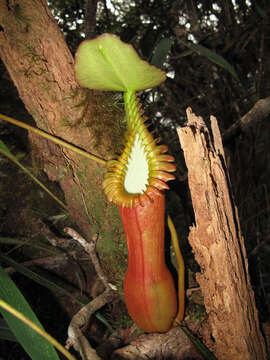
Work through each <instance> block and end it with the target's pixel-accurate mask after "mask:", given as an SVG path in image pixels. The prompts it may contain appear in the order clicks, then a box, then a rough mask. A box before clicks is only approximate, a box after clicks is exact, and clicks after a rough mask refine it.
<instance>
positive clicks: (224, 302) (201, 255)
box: [178, 108, 266, 360]
mask: <svg viewBox="0 0 270 360" xmlns="http://www.w3.org/2000/svg"><path fill="white" fill-rule="evenodd" d="M187 117H188V122H187V125H186V126H185V127H183V128H179V129H178V135H179V140H180V143H181V147H182V149H183V151H184V157H185V161H186V165H187V168H188V181H189V187H190V193H191V197H192V203H193V208H194V214H195V224H194V225H193V226H192V227H191V228H190V234H189V242H190V244H191V246H192V249H193V251H194V254H195V258H196V261H197V262H198V264H199V265H200V268H201V273H200V274H197V280H198V283H199V284H200V287H201V291H202V294H203V296H204V303H205V307H206V311H207V313H208V316H209V324H210V326H211V330H212V336H213V339H214V343H213V346H212V350H213V351H214V353H215V355H216V356H217V358H218V359H219V360H223V359H224V360H225V359H226V360H227V359H230V360H236V359H237V360H243V359H245V360H255V359H257V360H262V359H266V350H265V344H264V340H263V337H262V334H261V332H260V327H259V320H258V312H257V309H256V305H255V300H254V293H253V290H252V287H251V284H250V278H249V273H248V261H247V256H246V251H245V246H244V240H243V237H242V236H241V232H240V226H239V220H238V214H237V209H236V207H235V205H234V203H233V198H232V194H231V192H230V183H229V178H228V173H227V169H226V164H225V157H224V151H223V146H222V141H221V136H220V132H219V129H218V125H217V121H216V119H215V118H214V117H213V116H212V117H211V131H212V133H210V131H209V130H208V129H207V127H206V125H205V123H204V121H203V119H202V118H200V117H197V116H196V115H194V114H193V113H192V111H191V109H190V108H189V109H187Z"/></svg>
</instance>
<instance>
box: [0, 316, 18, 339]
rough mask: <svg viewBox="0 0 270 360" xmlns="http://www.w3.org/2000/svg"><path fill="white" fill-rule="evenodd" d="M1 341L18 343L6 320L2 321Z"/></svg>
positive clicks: (0, 325) (0, 322)
mask: <svg viewBox="0 0 270 360" xmlns="http://www.w3.org/2000/svg"><path fill="white" fill-rule="evenodd" d="M0 339H2V340H8V341H15V342H17V339H16V337H15V336H14V334H13V332H12V331H11V330H10V328H9V326H8V324H7V322H6V321H5V320H4V319H0Z"/></svg>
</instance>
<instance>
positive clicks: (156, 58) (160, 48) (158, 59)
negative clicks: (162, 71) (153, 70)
mask: <svg viewBox="0 0 270 360" xmlns="http://www.w3.org/2000/svg"><path fill="white" fill-rule="evenodd" d="M174 40H175V39H173V38H164V39H161V40H160V41H159V42H158V44H157V46H156V47H155V50H154V55H153V56H152V59H151V64H152V65H154V66H156V67H158V68H162V66H163V64H164V62H165V60H166V57H167V55H168V53H169V51H170V49H171V47H172V44H173V42H174Z"/></svg>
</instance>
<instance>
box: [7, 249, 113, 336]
mask: <svg viewBox="0 0 270 360" xmlns="http://www.w3.org/2000/svg"><path fill="white" fill-rule="evenodd" d="M0 259H2V260H3V261H4V262H6V263H7V264H9V265H10V266H12V267H14V269H16V270H17V271H18V272H19V273H21V274H23V275H24V276H26V277H28V278H29V279H31V280H33V281H35V282H36V283H38V284H40V285H42V286H45V287H46V288H48V289H50V290H52V291H57V292H58V293H60V294H64V295H66V296H69V297H71V298H72V299H73V300H74V301H75V302H77V303H78V304H79V305H81V306H84V305H86V304H87V302H85V301H81V300H79V299H78V298H77V297H76V296H74V295H73V294H72V293H70V292H69V291H67V290H65V289H64V288H62V287H61V286H59V285H57V284H55V283H54V282H52V281H50V280H48V279H46V278H44V277H43V276H40V275H38V274H36V273H35V272H33V271H31V270H29V269H27V268H26V267H25V266H23V265H21V264H18V263H17V262H16V261H14V260H12V259H11V258H10V257H8V256H6V255H3V254H1V253H0ZM95 316H96V318H97V319H98V320H99V321H101V322H102V323H103V324H104V325H105V326H106V327H107V328H108V330H109V331H110V332H113V331H114V330H113V328H112V326H111V325H110V324H109V323H108V321H107V320H106V319H105V318H104V316H102V315H101V314H100V313H99V312H96V313H95Z"/></svg>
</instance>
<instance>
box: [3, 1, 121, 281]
mask: <svg viewBox="0 0 270 360" xmlns="http://www.w3.org/2000/svg"><path fill="white" fill-rule="evenodd" d="M0 57H1V59H2V61H3V63H4V64H5V66H6V68H7V70H8V72H9V74H10V77H11V79H12V81H13V82H14V84H15V86H16V88H17V90H18V92H19V96H20V97H21V99H22V101H23V102H24V104H25V107H26V109H27V110H28V112H29V113H30V114H31V115H32V116H33V118H34V120H35V122H36V124H37V126H38V127H39V128H41V129H43V130H45V131H47V132H48V133H51V134H53V135H55V136H58V137H59V138H62V139H64V140H66V141H68V142H70V143H73V144H75V145H77V146H79V147H81V148H83V149H85V150H86V151H89V152H90V153H93V154H97V155H98V156H99V157H102V158H105V159H106V158H109V157H110V156H111V153H110V151H111V150H110V149H111V147H112V146H113V144H112V142H111V139H112V138H113V135H112V134H114V132H115V131H116V130H115V129H112V125H111V124H112V121H113V120H115V118H114V117H115V114H113V113H111V111H110V112H108V110H106V107H105V106H103V104H102V101H104V102H105V101H106V103H107V104H108V100H107V97H106V94H104V93H94V92H90V91H86V90H85V89H81V88H79V86H78V84H77V82H76V79H75V76H74V69H73V57H72V55H71V53H70V51H69V49H68V47H67V45H66V43H65V40H64V38H63V35H62V33H61V31H60V29H59V27H58V25H57V22H56V20H55V19H54V18H53V16H52V14H51V12H50V10H49V8H48V5H47V2H46V0H25V1H23V2H22V1H19V0H11V1H5V0H0ZM109 105H110V104H109ZM109 108H110V109H111V108H112V106H111V107H110V106H109ZM6 115H9V114H6ZM101 119H102V120H101ZM93 129H95V130H93ZM97 132H99V135H100V134H101V135H102V136H99V138H98V137H97ZM30 140H31V143H32V146H33V147H35V148H36V150H37V152H38V153H39V154H41V155H40V156H42V160H43V163H44V170H45V171H46V172H47V174H48V176H49V177H50V179H51V180H55V181H59V182H60V185H61V187H62V189H63V191H64V194H65V199H66V203H67V204H68V206H69V210H70V214H71V215H72V217H73V219H74V220H75V221H76V223H77V224H78V226H79V227H80V229H81V232H82V233H83V235H84V236H85V237H86V238H92V236H93V234H95V233H99V234H100V242H99V244H98V248H99V252H100V254H103V255H104V256H105V257H106V259H107V260H106V261H107V262H108V263H110V275H111V277H110V280H112V278H113V275H115V276H118V277H119V278H122V277H123V270H122V269H121V268H122V266H121V265H122V263H121V261H120V260H119V257H121V256H122V255H121V254H122V253H123V251H122V252H121V250H119V249H120V248H123V244H124V243H125V240H124V235H123V236H121V235H122V234H123V230H122V225H121V222H120V219H119V216H118V211H117V209H116V207H115V206H113V205H110V206H109V205H108V204H107V202H106V198H105V196H104V194H103V191H102V187H101V183H102V179H103V173H104V168H103V167H102V166H100V165H97V164H96V163H92V162H91V161H89V160H87V159H84V158H82V157H80V156H78V155H77V154H75V153H72V152H71V151H69V150H66V149H63V148H61V147H59V146H57V145H54V144H52V143H50V142H48V141H47V140H44V139H43V138H40V137H38V136H37V135H32V134H30ZM123 257H124V255H123ZM121 260H122V258H121ZM121 270H122V271H121Z"/></svg>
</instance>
